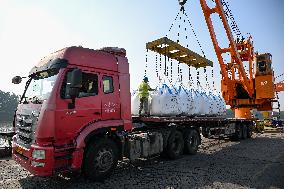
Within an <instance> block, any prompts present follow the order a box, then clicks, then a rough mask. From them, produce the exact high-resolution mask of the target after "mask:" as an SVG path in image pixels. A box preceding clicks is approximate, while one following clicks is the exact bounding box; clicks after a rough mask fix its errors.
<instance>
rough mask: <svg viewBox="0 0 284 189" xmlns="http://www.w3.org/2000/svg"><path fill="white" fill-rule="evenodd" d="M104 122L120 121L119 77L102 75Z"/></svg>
mask: <svg viewBox="0 0 284 189" xmlns="http://www.w3.org/2000/svg"><path fill="white" fill-rule="evenodd" d="M101 77H102V79H101V81H102V85H101V88H102V89H101V90H100V91H102V120H110V119H120V99H119V84H118V76H117V75H111V74H102V76H101Z"/></svg>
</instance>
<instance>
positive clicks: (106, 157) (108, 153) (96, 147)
mask: <svg viewBox="0 0 284 189" xmlns="http://www.w3.org/2000/svg"><path fill="white" fill-rule="evenodd" d="M117 149H118V148H117V145H116V144H115V143H114V142H113V141H112V140H110V139H100V140H95V141H94V142H91V143H90V144H89V145H88V147H87V151H86V153H85V157H84V162H83V172H84V175H85V177H86V178H88V179H90V180H92V181H102V180H104V179H105V178H107V177H109V176H110V174H111V173H112V171H113V170H114V169H115V168H116V166H117V161H118V151H117Z"/></svg>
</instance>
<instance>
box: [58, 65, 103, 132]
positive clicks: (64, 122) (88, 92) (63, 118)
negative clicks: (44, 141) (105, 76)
mask: <svg viewBox="0 0 284 189" xmlns="http://www.w3.org/2000/svg"><path fill="white" fill-rule="evenodd" d="M82 72H83V73H82V87H81V89H80V93H79V97H78V98H76V102H75V108H74V109H68V103H70V102H71V100H70V96H69V95H68V91H69V89H70V79H71V77H70V76H71V71H69V72H67V73H66V76H65V78H64V81H63V84H62V87H61V99H62V100H61V103H59V106H60V108H58V110H57V111H58V112H57V115H56V117H57V123H59V125H57V126H56V135H58V136H59V137H60V138H62V137H64V138H73V137H74V136H75V135H76V134H77V132H78V131H79V130H80V128H82V127H83V126H86V125H87V124H90V123H91V122H94V121H97V120H100V119H101V117H102V114H101V96H100V93H99V85H98V84H99V75H98V74H97V73H94V72H89V71H88V72H87V71H84V70H83V71H82Z"/></svg>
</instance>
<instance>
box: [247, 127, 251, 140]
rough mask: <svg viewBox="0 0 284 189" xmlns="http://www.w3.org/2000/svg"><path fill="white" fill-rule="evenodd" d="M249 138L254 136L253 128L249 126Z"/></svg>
mask: <svg viewBox="0 0 284 189" xmlns="http://www.w3.org/2000/svg"><path fill="white" fill-rule="evenodd" d="M247 131H248V138H251V136H252V126H250V125H249V126H248V130H247Z"/></svg>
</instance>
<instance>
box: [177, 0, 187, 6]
mask: <svg viewBox="0 0 284 189" xmlns="http://www.w3.org/2000/svg"><path fill="white" fill-rule="evenodd" d="M186 1H187V0H178V2H179V4H180V6H182V7H183V6H184V5H185V3H186Z"/></svg>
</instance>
